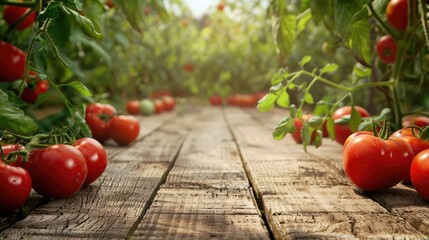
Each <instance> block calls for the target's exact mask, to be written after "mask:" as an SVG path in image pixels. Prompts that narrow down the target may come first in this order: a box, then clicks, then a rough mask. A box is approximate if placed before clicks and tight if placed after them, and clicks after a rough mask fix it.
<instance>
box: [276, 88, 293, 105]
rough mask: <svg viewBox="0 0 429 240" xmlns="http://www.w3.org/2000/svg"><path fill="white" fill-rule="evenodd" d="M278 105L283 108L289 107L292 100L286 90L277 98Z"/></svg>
mask: <svg viewBox="0 0 429 240" xmlns="http://www.w3.org/2000/svg"><path fill="white" fill-rule="evenodd" d="M277 104H278V105H279V106H280V107H283V108H287V107H289V104H290V99H289V94H288V93H287V91H286V89H285V90H283V91H282V92H281V93H280V96H279V97H278V98H277Z"/></svg>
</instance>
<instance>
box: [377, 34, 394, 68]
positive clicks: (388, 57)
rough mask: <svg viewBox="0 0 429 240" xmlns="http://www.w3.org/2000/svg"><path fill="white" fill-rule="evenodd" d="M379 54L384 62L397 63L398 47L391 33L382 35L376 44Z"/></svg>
mask: <svg viewBox="0 0 429 240" xmlns="http://www.w3.org/2000/svg"><path fill="white" fill-rule="evenodd" d="M376 50H377V55H378V57H379V58H380V60H381V61H382V62H384V63H395V60H396V52H397V51H398V47H397V46H396V42H395V40H394V39H393V38H392V37H391V36H390V35H385V36H382V37H381V38H380V39H379V40H378V41H377V45H376Z"/></svg>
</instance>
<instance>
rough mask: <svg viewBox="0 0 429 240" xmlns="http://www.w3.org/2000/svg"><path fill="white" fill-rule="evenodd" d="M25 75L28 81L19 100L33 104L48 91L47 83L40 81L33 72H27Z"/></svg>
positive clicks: (46, 81)
mask: <svg viewBox="0 0 429 240" xmlns="http://www.w3.org/2000/svg"><path fill="white" fill-rule="evenodd" d="M27 75H28V76H30V79H28V78H27V79H26V82H27V87H25V88H24V90H23V92H22V94H21V99H22V100H23V101H25V102H27V103H35V102H36V101H37V98H38V97H39V95H40V94H43V93H45V92H47V91H48V90H49V81H48V80H41V79H40V78H39V75H38V74H37V73H36V72H34V71H29V72H28V74H27Z"/></svg>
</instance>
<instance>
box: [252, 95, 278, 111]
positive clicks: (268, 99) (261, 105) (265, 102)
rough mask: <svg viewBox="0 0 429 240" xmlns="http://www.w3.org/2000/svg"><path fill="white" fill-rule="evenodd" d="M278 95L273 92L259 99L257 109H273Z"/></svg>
mask: <svg viewBox="0 0 429 240" xmlns="http://www.w3.org/2000/svg"><path fill="white" fill-rule="evenodd" d="M277 97H278V96H277V95H275V94H273V93H268V94H266V95H265V96H264V97H263V98H262V99H261V100H259V102H258V106H257V109H258V110H259V111H260V112H267V111H269V110H271V109H273V107H274V105H275V103H276V100H277Z"/></svg>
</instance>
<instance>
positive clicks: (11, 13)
mask: <svg viewBox="0 0 429 240" xmlns="http://www.w3.org/2000/svg"><path fill="white" fill-rule="evenodd" d="M28 11H31V12H30V13H29V14H28V15H27V16H26V17H25V18H24V19H23V20H22V21H21V22H20V23H19V24H18V25H16V28H17V29H19V30H24V29H26V28H28V27H30V26H31V25H32V24H33V23H34V20H35V19H36V12H35V11H34V10H33V9H31V8H28V7H20V6H10V5H6V6H4V8H3V19H4V20H5V21H6V22H7V24H8V25H9V26H13V25H15V24H16V22H18V21H19V19H20V18H21V17H22V16H24V15H25V14H26V13H27V12H28Z"/></svg>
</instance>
